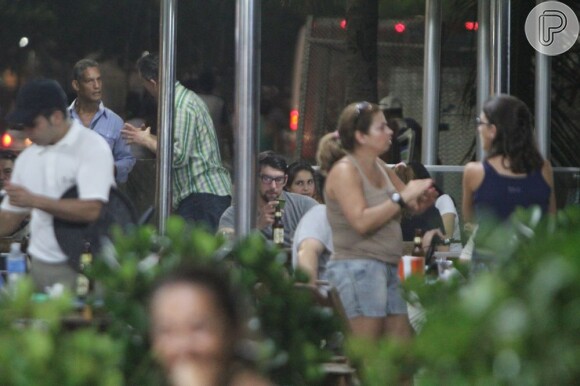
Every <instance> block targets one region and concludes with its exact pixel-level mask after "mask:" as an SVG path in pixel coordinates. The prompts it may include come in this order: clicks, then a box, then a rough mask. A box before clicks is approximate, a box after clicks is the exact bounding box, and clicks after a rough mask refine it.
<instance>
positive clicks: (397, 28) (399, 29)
mask: <svg viewBox="0 0 580 386" xmlns="http://www.w3.org/2000/svg"><path fill="white" fill-rule="evenodd" d="M406 29H407V26H406V25H405V24H404V23H401V22H399V23H397V24H395V32H397V33H398V34H402V33H403V32H405V30H406Z"/></svg>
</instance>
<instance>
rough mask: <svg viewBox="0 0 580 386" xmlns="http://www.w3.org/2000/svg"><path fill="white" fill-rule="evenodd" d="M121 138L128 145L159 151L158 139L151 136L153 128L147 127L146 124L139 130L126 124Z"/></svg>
mask: <svg viewBox="0 0 580 386" xmlns="http://www.w3.org/2000/svg"><path fill="white" fill-rule="evenodd" d="M121 136H122V137H123V139H124V140H125V142H126V143H127V144H128V145H130V144H133V143H134V144H137V145H141V146H144V147H146V148H148V149H149V150H151V151H153V152H156V151H157V137H156V136H154V135H152V134H151V127H145V125H144V124H143V125H142V126H141V127H140V128H137V127H135V126H133V125H132V124H130V123H127V122H125V125H124V126H123V129H122V130H121Z"/></svg>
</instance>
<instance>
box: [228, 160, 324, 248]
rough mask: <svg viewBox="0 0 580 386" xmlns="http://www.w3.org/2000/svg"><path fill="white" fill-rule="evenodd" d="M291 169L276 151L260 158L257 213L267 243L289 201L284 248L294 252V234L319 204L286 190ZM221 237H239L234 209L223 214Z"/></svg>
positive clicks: (257, 224) (285, 220)
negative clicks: (279, 210)
mask: <svg viewBox="0 0 580 386" xmlns="http://www.w3.org/2000/svg"><path fill="white" fill-rule="evenodd" d="M287 168H288V165H287V164H286V160H285V159H284V158H283V157H282V156H281V155H278V154H276V153H274V152H272V151H265V152H262V153H260V154H259V155H258V178H257V183H258V194H257V198H256V199H257V205H256V207H257V212H258V213H256V228H257V229H259V230H260V231H261V232H262V234H263V235H264V236H265V237H266V238H267V239H272V224H273V223H274V212H275V211H276V206H277V205H278V203H279V200H285V204H284V210H283V211H282V222H283V223H284V247H286V248H290V247H291V246H292V239H293V238H294V231H295V230H296V227H297V226H298V223H299V222H300V219H301V218H302V216H303V215H304V214H305V213H306V212H308V210H309V209H310V208H312V207H313V206H315V205H317V204H318V203H317V202H316V201H315V200H314V199H312V198H310V197H307V196H303V195H300V194H295V193H290V192H286V191H285V190H284V186H285V185H286V182H287V180H288V175H287V174H286V173H287ZM218 233H223V234H234V233H235V225H234V207H233V206H230V207H229V208H228V209H226V211H225V212H224V213H223V215H222V217H221V219H220V224H219V228H218Z"/></svg>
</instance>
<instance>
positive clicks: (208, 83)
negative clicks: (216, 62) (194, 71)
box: [197, 69, 215, 94]
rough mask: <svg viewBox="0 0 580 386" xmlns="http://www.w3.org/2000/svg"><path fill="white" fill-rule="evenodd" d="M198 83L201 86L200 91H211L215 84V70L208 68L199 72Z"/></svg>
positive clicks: (207, 92)
mask: <svg viewBox="0 0 580 386" xmlns="http://www.w3.org/2000/svg"><path fill="white" fill-rule="evenodd" d="M197 84H198V86H199V91H200V92H202V93H204V94H209V93H211V92H212V91H213V89H214V86H215V76H214V74H213V71H212V70H209V69H208V70H205V71H203V72H202V73H201V74H199V78H198V79H197Z"/></svg>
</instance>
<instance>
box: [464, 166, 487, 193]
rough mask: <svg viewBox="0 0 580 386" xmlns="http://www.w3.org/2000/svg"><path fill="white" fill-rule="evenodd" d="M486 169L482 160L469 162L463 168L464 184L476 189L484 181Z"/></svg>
mask: <svg viewBox="0 0 580 386" xmlns="http://www.w3.org/2000/svg"><path fill="white" fill-rule="evenodd" d="M483 176H484V170H483V164H482V163H481V162H469V163H467V165H465V169H464V170H463V185H464V186H469V187H471V189H472V190H475V189H476V188H477V187H478V186H479V185H481V182H482V181H483Z"/></svg>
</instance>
